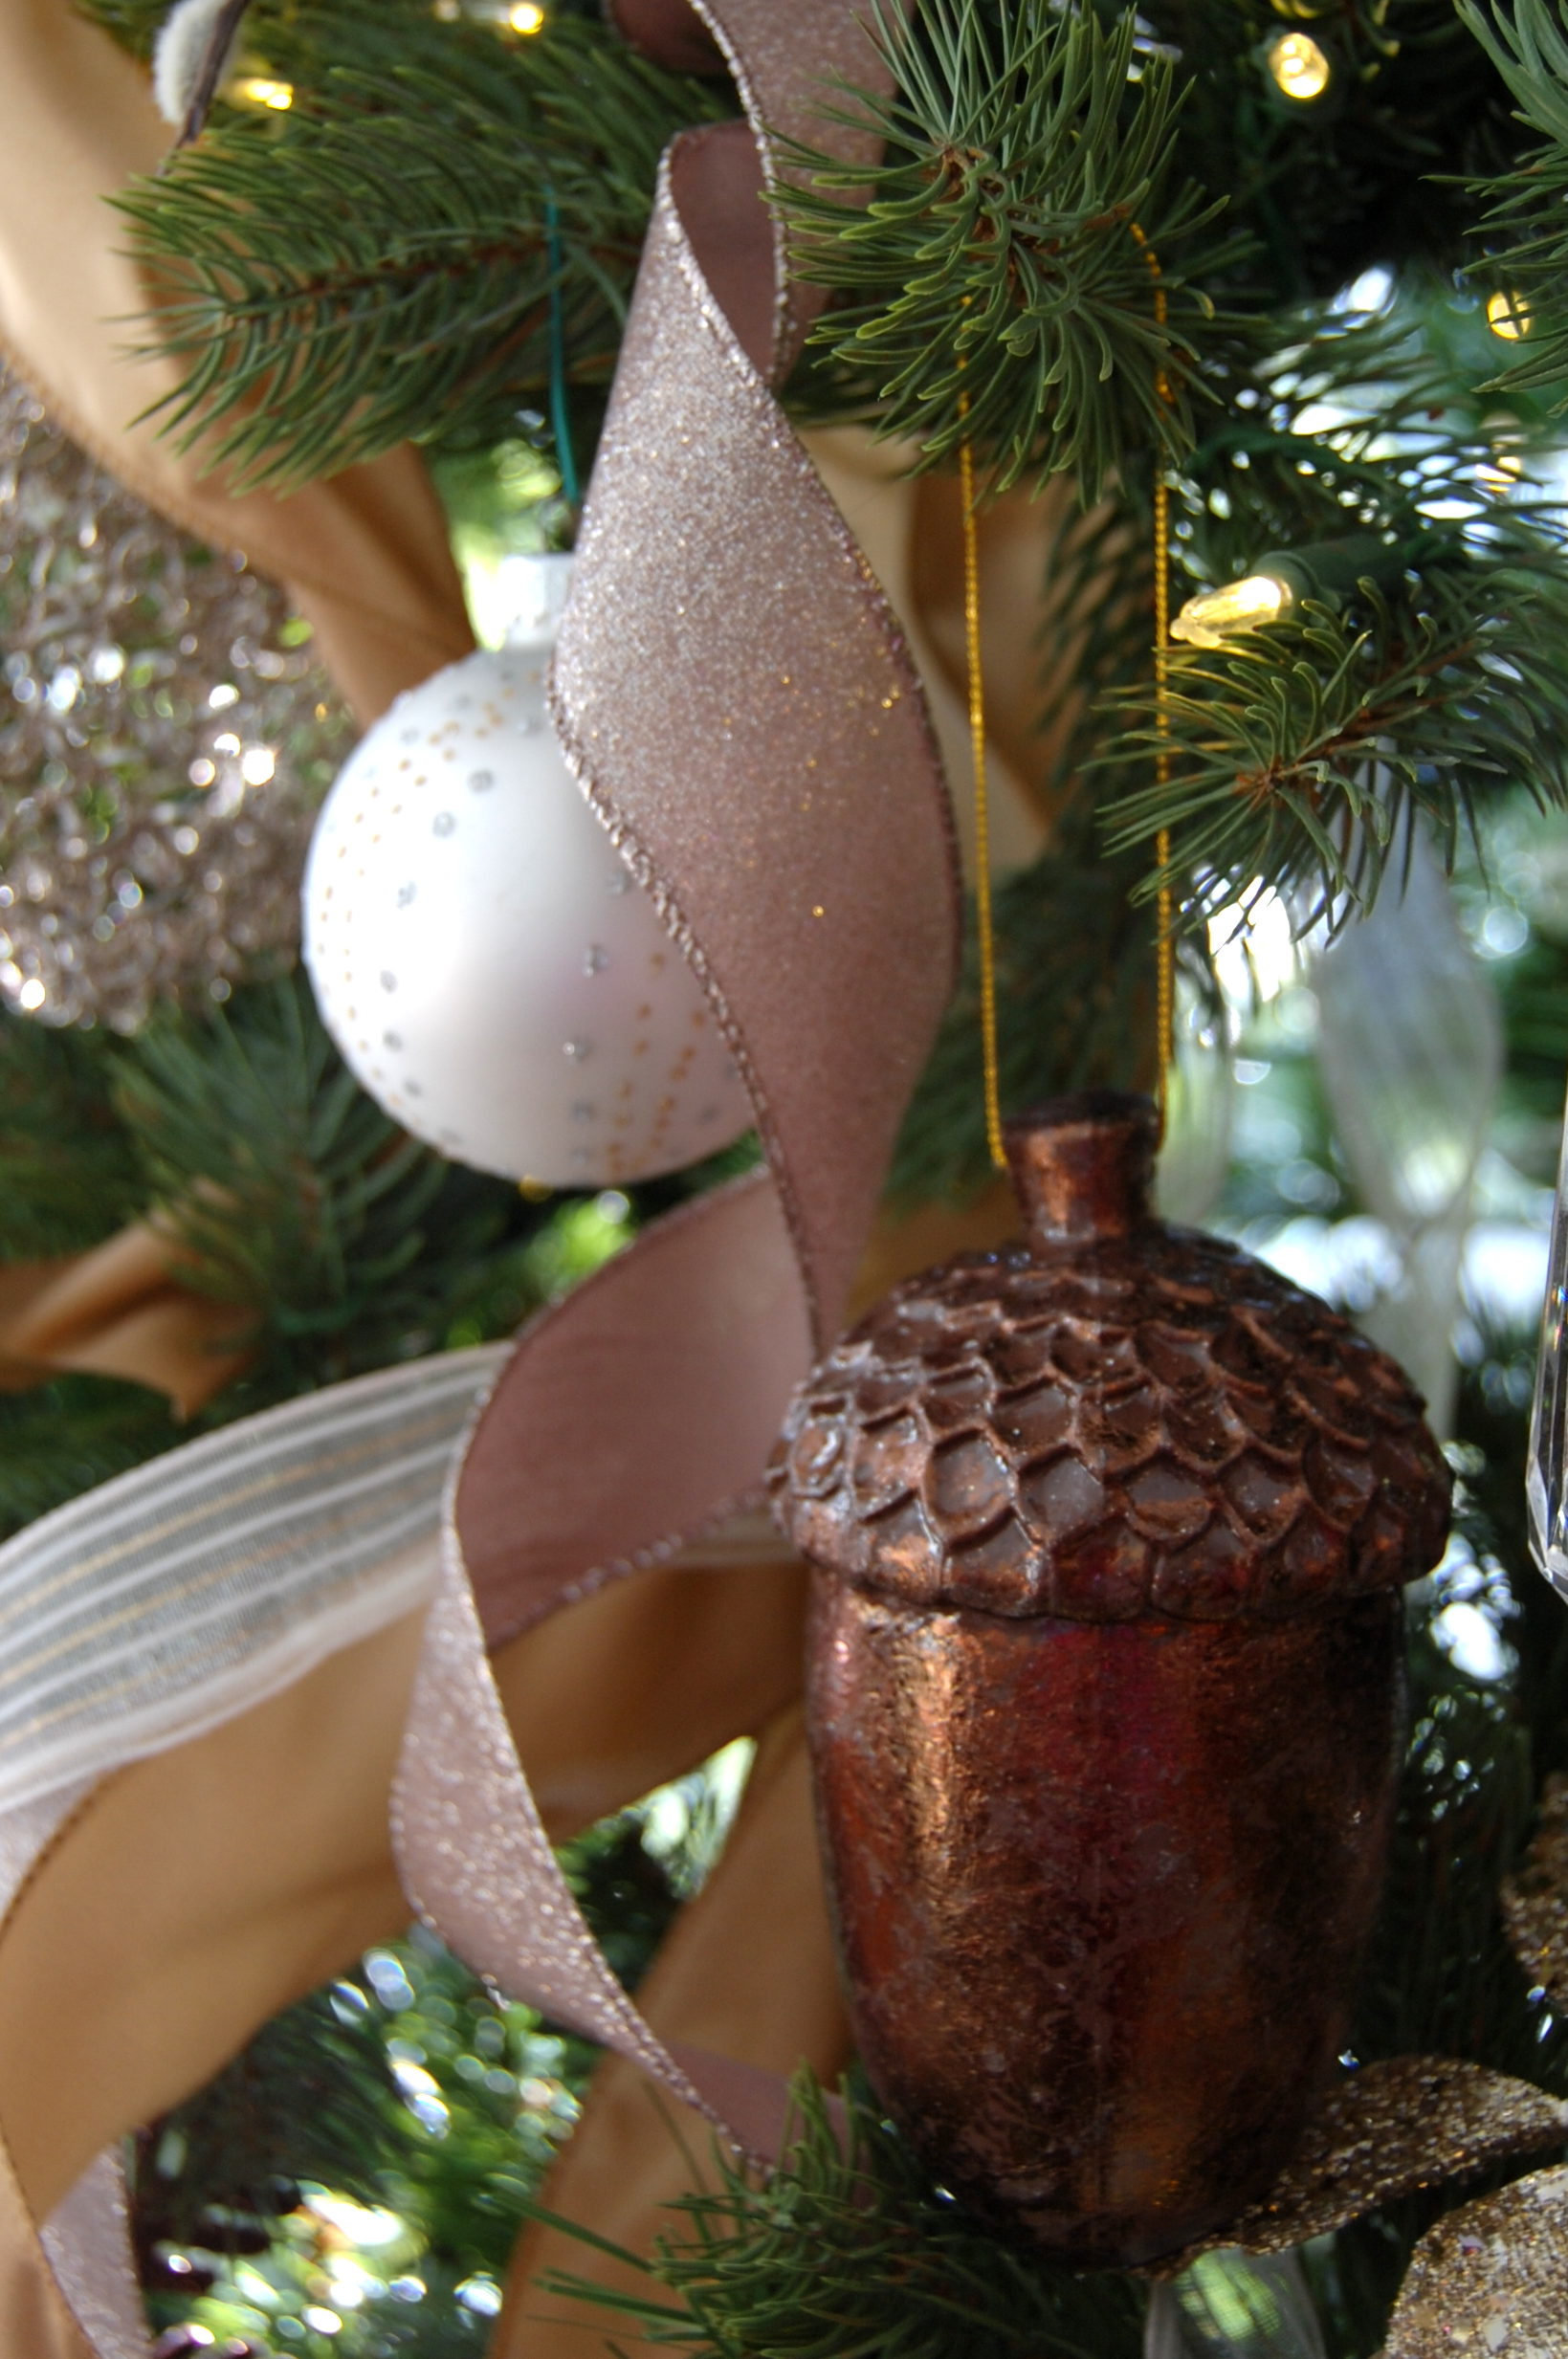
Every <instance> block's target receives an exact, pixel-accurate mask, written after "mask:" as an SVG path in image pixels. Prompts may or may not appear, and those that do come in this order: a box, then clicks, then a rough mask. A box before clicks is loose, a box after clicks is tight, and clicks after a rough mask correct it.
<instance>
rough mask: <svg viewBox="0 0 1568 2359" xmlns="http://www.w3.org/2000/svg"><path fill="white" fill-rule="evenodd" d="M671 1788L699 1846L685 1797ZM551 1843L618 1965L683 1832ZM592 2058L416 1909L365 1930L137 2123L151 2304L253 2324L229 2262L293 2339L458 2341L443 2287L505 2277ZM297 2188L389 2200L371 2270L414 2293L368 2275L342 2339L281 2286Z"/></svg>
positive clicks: (305, 2258)
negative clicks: (384, 2260) (331, 1968)
mask: <svg viewBox="0 0 1568 2359" xmlns="http://www.w3.org/2000/svg"><path fill="white" fill-rule="evenodd" d="M686 1783H687V1784H688V1785H690V1786H691V1787H693V1788H694V1789H696V1788H700V1787H701V1785H702V1780H701V1778H700V1777H697V1778H695V1779H693V1780H688V1781H686ZM687 1798H688V1801H689V1803H690V1806H691V1810H692V1812H693V1814H694V1815H693V1818H692V1820H691V1824H692V1830H693V1833H694V1835H695V1836H696V1841H697V1850H698V1852H699V1851H700V1849H701V1845H702V1841H703V1836H702V1798H701V1795H700V1794H698V1793H696V1792H695V1791H694V1793H693V1794H692V1795H690V1796H688V1797H687ZM709 1799H710V1802H711V1800H712V1797H709ZM563 1865H564V1867H565V1870H566V1873H567V1876H568V1879H569V1881H570V1882H571V1884H572V1886H573V1889H574V1890H575V1891H576V1892H577V1894H578V1896H579V1898H580V1900H581V1901H582V1903H583V1906H584V1908H585V1912H586V1914H587V1916H588V1918H589V1921H590V1923H591V1924H593V1926H594V1927H595V1929H596V1930H597V1931H598V1933H599V1934H600V1937H601V1939H603V1940H604V1941H606V1942H607V1945H608V1948H609V1952H610V1955H611V1957H612V1959H613V1961H614V1964H615V1966H616V1969H617V1971H618V1972H619V1973H621V1974H622V1975H623V1976H624V1977H625V1978H626V1979H627V1980H628V1981H629V1982H630V1983H632V1984H634V1983H635V1982H636V1981H637V1980H638V1979H639V1978H640V1976H641V1974H642V1973H643V1972H644V1970H645V1969H646V1967H647V1965H648V1963H649V1960H650V1958H651V1955H652V1952H653V1951H654V1949H655V1948H656V1947H657V1944H658V1942H659V1940H660V1939H661V1938H662V1936H663V1934H664V1932H665V1931H666V1930H667V1929H668V1927H669V1925H670V1922H671V1918H672V1916H673V1914H674V1909H675V1907H676V1905H677V1893H676V1888H675V1887H676V1884H677V1883H678V1882H681V1881H683V1869H684V1868H685V1867H686V1866H690V1867H692V1869H693V1870H694V1872H695V1871H696V1868H697V1867H698V1866H699V1865H700V1862H699V1860H698V1857H697V1852H692V1851H691V1850H690V1848H689V1846H683V1848H682V1852H681V1855H680V1856H679V1857H677V1858H676V1859H674V1860H673V1861H669V1862H666V1861H665V1860H664V1859H662V1858H661V1857H660V1856H658V1855H656V1854H655V1853H654V1851H652V1850H651V1849H650V1848H648V1847H647V1845H646V1844H645V1841H644V1831H643V1822H642V1820H641V1819H640V1818H639V1816H638V1815H637V1814H636V1813H635V1812H628V1813H625V1814H623V1815H622V1816H620V1817H618V1818H615V1819H607V1820H606V1821H605V1823H604V1824H603V1825H602V1826H598V1827H594V1828H591V1829H590V1830H589V1831H588V1832H587V1834H585V1836H583V1837H581V1838H579V1839H578V1840H577V1841H573V1842H571V1843H569V1844H567V1845H566V1846H565V1847H564V1849H563ZM595 2061H597V2060H596V2051H594V2050H593V2049H592V2048H591V2047H590V2046H589V2045H588V2043H587V2042H586V2041H585V2040H582V2039H576V2038H573V2037H569V2036H563V2035H559V2034H557V2033H555V2032H553V2031H551V2030H550V2029H549V2028H548V2027H547V2026H545V2025H543V2024H541V2021H540V2018H539V2017H538V2016H537V2015H536V2014H535V2013H534V2012H533V2010H532V2009H530V2008H528V2007H522V2006H514V2005H511V2004H509V2003H508V2002H507V2001H505V2000H504V1999H502V1998H500V1997H498V1996H497V1994H496V1993H495V1992H494V1991H492V1990H489V1989H488V1988H486V1987H485V1986H484V1985H483V1984H481V1983H480V1982H479V1981H478V1980H477V1978H476V1977H475V1975H473V1974H471V1973H469V1972H468V1970H467V1969H466V1968H465V1967H463V1966H462V1965H460V1964H459V1962H458V1961H457V1960H456V1959H455V1958H454V1957H453V1955H452V1954H451V1952H450V1951H447V1950H445V1949H444V1948H443V1947H442V1946H441V1944H440V1943H439V1942H437V1941H435V1940H434V1939H433V1938H432V1937H431V1936H430V1935H429V1934H427V1933H426V1932H425V1931H424V1929H422V1928H419V1927H416V1928H415V1929H413V1930H412V1931H411V1932H410V1933H409V1935H408V1936H407V1937H406V1938H405V1939H402V1940H399V1941H393V1942H388V1943H386V1945H384V1946H383V1947H381V1948H378V1949H375V1950H372V1951H369V1952H368V1953H367V1954H366V1956H365V1958H364V1961H363V1963H362V1964H361V1966H360V1967H359V1968H358V1969H356V1971H355V1972H354V1973H351V1974H347V1975H344V1976H343V1977H342V1979H341V1980H340V1981H338V1982H336V1983H334V1984H332V1985H331V1986H330V1988H329V1989H326V1990H323V1991H319V1992H317V1993H315V1994H313V1995H311V1996H310V1997H308V1998H306V1999H302V2000H301V2001H300V2002H299V2003H298V2005H296V2006H294V2007H291V2008H290V2009H288V2010H287V2011H286V2012H285V2013H284V2014H282V2015H280V2016H278V2017H275V2019H274V2020H273V2021H272V2022H271V2023H269V2024H267V2025H266V2026H264V2028H263V2029H262V2030H261V2031H260V2032H259V2033H258V2034H257V2035H256V2037H255V2039H254V2040H253V2041H252V2042H251V2044H250V2045H249V2047H248V2048H246V2049H245V2050H244V2051H243V2053H242V2054H241V2055H240V2056H239V2057H237V2058H236V2059H235V2061H234V2062H233V2063H232V2064H231V2065H229V2066H228V2067H227V2069H226V2070H225V2071H224V2072H222V2073H220V2074H219V2075H218V2077H217V2078H216V2079H215V2080H214V2081H212V2082H211V2083H210V2084H209V2085H208V2086H207V2087H206V2088H205V2089H203V2090H202V2091H201V2092H200V2093H199V2094H198V2095H197V2096H195V2097H193V2098H191V2099H190V2100H189V2101H188V2103H187V2104H185V2105H180V2106H177V2107H176V2108H175V2109H174V2110H173V2111H172V2112H171V2113H169V2114H167V2115H166V2116H165V2117H164V2119H163V2120H162V2121H161V2122H159V2123H156V2124H154V2125H153V2127H152V2128H150V2129H149V2130H147V2131H145V2132H144V2133H143V2134H142V2136H141V2137H140V2138H139V2139H138V2140H137V2142H136V2154H135V2172H134V2182H133V2218H134V2226H135V2234H136V2243H137V2249H138V2254H139V2257H140V2260H141V2264H142V2276H143V2282H144V2290H145V2294H146V2299H147V2301H148V2306H149V2310H150V2312H151V2315H152V2317H153V2320H154V2323H155V2324H156V2325H158V2326H172V2325H174V2324H177V2323H179V2322H181V2321H184V2320H186V2319H188V2318H189V2317H190V2316H191V2314H192V2308H193V2306H194V2307H195V2308H196V2312H197V2315H198V2317H199V2318H200V2319H202V2320H204V2321H205V2323H206V2324H207V2326H208V2328H209V2330H212V2329H214V2328H215V2329H217V2330H218V2331H219V2333H220V2337H221V2334H222V2332H223V2331H224V2330H226V2329H227V2330H229V2331H232V2330H233V2329H234V2327H235V2326H238V2327H240V2328H242V2329H244V2330H246V2331H254V2327H253V2326H252V2323H251V2320H250V2318H249V2317H248V2316H247V2304H249V2305H250V2308H251V2311H252V2312H254V2307H255V2304H256V2299H257V2288H256V2282H255V2279H254V2277H253V2278H252V2279H251V2280H250V2282H249V2283H248V2284H237V2283H236V2282H235V2279H234V2273H235V2264H236V2262H241V2261H246V2262H249V2264H250V2267H251V2269H252V2270H253V2271H254V2272H257V2273H258V2274H259V2276H260V2278H261V2279H262V2280H263V2281H264V2282H267V2283H268V2284H270V2285H271V2286H272V2287H273V2289H274V2295H275V2313H274V2314H275V2315H277V2316H281V2317H282V2318H284V2319H287V2320H289V2321H290V2322H291V2326H289V2327H285V2328H284V2329H283V2335H284V2339H286V2340H289V2341H292V2342H293V2343H294V2344H295V2346H296V2347H297V2348H298V2345H299V2343H300V2341H301V2339H302V2340H303V2341H304V2343H305V2345H306V2348H307V2351H308V2353H309V2359H316V2354H317V2352H318V2349H320V2352H321V2353H322V2354H324V2353H325V2352H327V2351H328V2350H329V2349H331V2348H344V2349H346V2350H347V2351H349V2352H350V2353H352V2354H353V2359H391V2354H394V2353H401V2352H404V2351H407V2352H408V2353H409V2359H415V2354H417V2359H445V2355H446V2354H447V2353H448V2352H449V2350H450V2351H451V2352H453V2353H470V2354H472V2353H474V2352H475V2350H476V2348H477V2343H476V2335H477V2332H478V2330H479V2314H478V2313H475V2311H473V2310H470V2309H466V2308H465V2306H464V2304H463V2301H462V2299H461V2295H460V2288H461V2287H462V2286H463V2285H464V2283H465V2282H471V2281H473V2280H474V2279H475V2277H478V2278H481V2279H484V2280H488V2281H490V2282H491V2284H492V2285H493V2284H494V2282H496V2281H498V2280H499V2279H500V2278H501V2277H502V2276H504V2274H505V2270H506V2266H507V2261H508V2258H509V2256H510V2253H511V2248H512V2244H513V2241H514V2239H515V2238H516V2236H517V2234H518V2231H519V2227H520V2226H521V2225H522V2223H523V2220H524V2218H525V2217H526V2215H527V2207H528V2204H529V2201H530V2198H531V2196H532V2194H534V2192H535V2190H536V2189H537V2188H538V2186H539V2183H540V2181H541V2177H542V2175H543V2173H544V2172H545V2171H546V2170H547V2169H548V2167H549V2164H550V2162H551V2161H552V2159H553V2157H554V2155H555V2152H556V2150H557V2148H558V2146H559V2144H560V2142H561V2140H562V2138H563V2136H564V2135H565V2133H566V2130H567V2129H568V2128H569V2127H570V2124H571V2122H572V2120H573V2119H574V2118H575V2113H576V2108H577V2103H578V2100H579V2098H580V2097H581V2094H582V2092H583V2090H584V2088H585V2084H586V2082H587V2079H588V2076H589V2074H590V2073H591V2071H592V2069H593V2065H594V2063H595ZM400 2075H402V2076H403V2077H404V2083H405V2084H404V2085H400V2078H399V2076H400ZM406 2090H407V2093H406ZM302 2187H303V2188H304V2189H305V2190H311V2189H313V2188H322V2189H326V2190H328V2191H330V2192H331V2194H334V2195H348V2196H350V2197H351V2198H352V2199H353V2200H354V2201H356V2202H358V2203H361V2204H364V2205H365V2206H370V2207H374V2206H383V2207H388V2208H390V2209H391V2210H392V2211H394V2212H395V2213H396V2214H397V2215H398V2216H399V2218H400V2219H401V2220H402V2221H403V2222H404V2223H405V2233H404V2234H403V2236H402V2237H401V2238H400V2239H399V2240H398V2242H397V2243H395V2244H394V2246H393V2247H392V2258H391V2260H390V2261H389V2263H388V2264H387V2266H386V2274H388V2275H391V2274H393V2273H394V2272H402V2273H403V2274H402V2277H401V2282H402V2285H403V2288H404V2291H405V2293H406V2294H409V2295H411V2296H413V2299H411V2300H408V2301H405V2300H401V2299H387V2298H386V2297H385V2295H383V2294H381V2293H380V2289H378V2299H377V2301H376V2302H375V2304H374V2305H373V2308H372V2310H371V2312H370V2313H369V2314H368V2315H367V2316H365V2317H364V2318H363V2319H362V2318H358V2317H355V2316H352V2315H351V2316H350V2317H349V2319H348V2320H347V2322H346V2332H345V2337H344V2341H343V2343H342V2345H341V2346H337V2345H332V2344H329V2343H328V2342H327V2341H326V2339H325V2338H324V2337H319V2336H317V2335H316V2334H314V2333H313V2332H312V2331H310V2330H309V2329H308V2326H300V2325H299V2324H298V2321H299V2317H300V2312H301V2308H302V2306H303V2305H305V2304H309V2303H310V2302H312V2301H313V2300H314V2301H315V2302H317V2303H319V2302H320V2300H321V2299H322V2289H321V2285H320V2277H319V2274H318V2272H317V2269H316V2268H315V2267H314V2266H313V2265H312V2264H313V2261H314V2260H316V2259H317V2258H318V2255H317V2253H316V2249H315V2248H316V2246H317V2244H318V2243H319V2240H320V2230H319V2228H317V2229H313V2228H312V2225H311V2221H310V2217H309V2216H308V2214H306V2213H301V2212H298V2211H297V2210H296V2209H295V2207H296V2206H297V2205H298V2203H299V2199H300V2193H301V2188H302ZM282 2215H288V2216H287V2217H283V2216H282ZM209 2290H210V2294H211V2300H210V2303H207V2304H204V2303H203V2302H202V2300H201V2297H202V2296H203V2295H204V2294H206V2293H208V2292H209ZM291 2328H297V2329H298V2330H297V2331H291Z"/></svg>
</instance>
